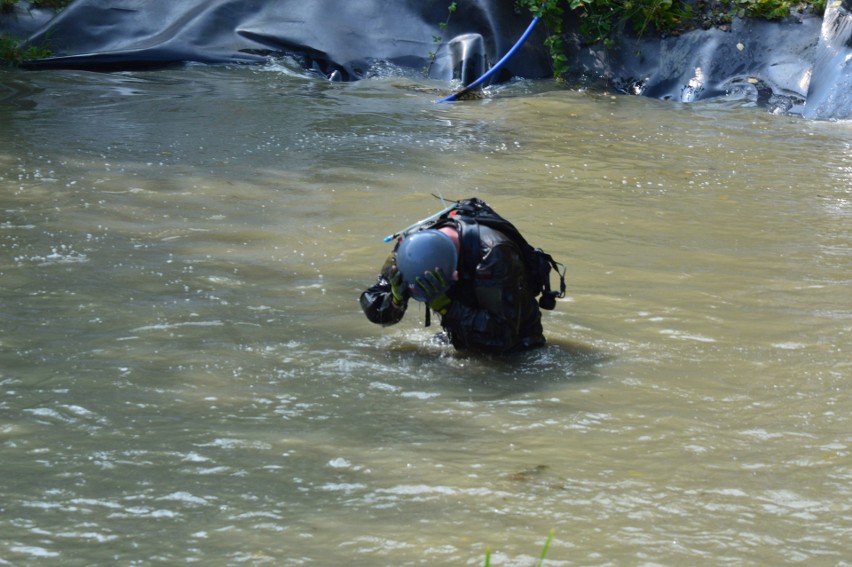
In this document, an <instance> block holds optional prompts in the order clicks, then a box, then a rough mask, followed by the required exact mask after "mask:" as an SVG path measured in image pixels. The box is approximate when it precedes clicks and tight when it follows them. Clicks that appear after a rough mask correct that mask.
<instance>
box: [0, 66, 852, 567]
mask: <svg viewBox="0 0 852 567" xmlns="http://www.w3.org/2000/svg"><path fill="white" fill-rule="evenodd" d="M444 87H446V85H444V84H433V83H427V82H423V81H420V80H418V78H417V77H405V76H403V75H400V74H398V73H380V74H378V75H377V77H375V78H373V79H368V80H364V81H361V82H358V83H350V84H331V83H327V82H324V81H322V80H319V79H316V78H313V77H307V76H304V75H303V74H301V73H298V72H295V71H294V70H293V69H292V68H290V67H289V66H288V65H286V64H285V63H282V64H275V65H269V66H265V67H202V66H190V67H187V68H182V69H172V70H160V71H148V72H142V71H140V72H132V73H131V72H128V73H115V74H95V73H86V72H74V71H56V72H20V71H13V70H0V317H2V319H0V471H1V472H2V474H0V533H2V534H3V536H2V538H0V565H63V566H68V565H71V566H74V565H79V566H83V565H96V564H99V565H161V564H163V565H164V564H188V563H199V564H205V565H242V564H247V565H261V564H269V565H343V564H345V565H483V564H484V563H485V560H486V548H487V549H490V561H491V564H492V565H532V564H534V563H535V562H536V561H537V559H538V557H539V554H540V552H541V551H542V548H543V545H544V542H545V540H546V538H547V536H548V534H549V533H550V531H551V530H553V541H552V543H551V545H550V547H549V549H548V550H547V555H546V562H545V564H546V565H782V564H806V565H850V564H852V559H850V558H852V555H850V549H852V420H850V412H852V402H850V396H849V391H848V386H849V380H850V377H852V347H850V343H852V247H850V245H852V126H850V124H849V123H848V122H847V123H844V122H819V121H807V120H803V119H801V118H799V117H791V116H783V115H773V114H770V113H768V112H766V111H765V110H763V109H761V108H757V107H755V106H753V105H751V104H750V103H748V102H747V101H742V100H723V101H718V100H717V101H704V102H700V103H694V104H687V105H681V104H673V103H668V102H660V101H655V100H650V99H643V98H637V97H626V96H612V95H611V94H610V93H605V92H592V91H576V90H570V89H565V88H559V87H558V86H556V85H554V84H552V83H550V82H547V81H545V82H542V83H534V82H519V83H515V84H511V85H508V86H505V87H502V88H499V89H495V90H494V91H492V92H490V93H489V96H488V97H487V98H485V99H483V100H477V101H469V102H463V103H452V104H436V103H435V101H436V100H437V99H438V98H439V97H440V95H442V94H446V92H438V91H436V90H435V89H441V88H444ZM432 193H435V194H440V195H443V196H445V197H449V198H461V197H466V196H474V195H476V196H479V197H481V198H483V199H485V200H486V201H487V202H489V203H490V204H491V205H492V206H493V207H494V208H495V209H497V211H498V212H500V213H501V214H503V215H504V216H506V217H508V218H510V219H511V220H512V221H513V222H515V223H516V224H517V225H518V226H519V228H520V229H521V230H522V232H523V233H524V234H525V236H526V237H527V238H528V240H530V241H531V242H532V243H533V244H535V245H537V246H541V247H543V248H544V249H545V250H547V251H548V252H550V253H552V254H553V255H554V256H555V257H556V258H557V259H559V260H561V261H563V262H564V263H565V264H567V266H568V294H567V296H566V297H565V299H563V300H560V301H559V303H558V306H557V308H556V310H555V311H553V312H547V313H545V315H544V327H545V333H546V335H547V338H548V341H549V344H548V346H547V347H546V348H544V349H541V350H538V351H535V352H531V353H528V354H524V355H520V356H516V357H511V358H488V357H481V356H473V355H469V354H462V353H456V352H453V351H452V350H451V349H449V348H447V347H445V346H440V345H437V344H435V343H434V341H432V340H431V338H432V336H433V334H434V333H435V332H436V327H435V326H434V325H433V326H432V327H430V328H426V327H424V325H423V322H424V321H423V319H424V317H423V315H424V314H423V311H422V310H419V309H418V308H417V307H416V306H415V307H413V308H412V309H410V310H409V313H408V315H407V317H406V319H405V320H404V321H403V322H402V323H400V324H399V325H397V326H395V327H388V328H384V329H383V328H381V327H377V326H374V325H372V324H370V323H369V322H368V321H367V320H366V318H364V316H363V314H362V313H361V311H360V308H359V306H358V303H357V297H358V294H359V293H360V291H361V290H363V289H364V288H365V287H366V286H368V285H370V284H371V283H372V282H373V281H374V280H375V277H376V273H377V271H378V269H379V267H380V266H381V263H382V261H383V260H384V257H385V256H386V255H387V253H388V251H389V245H387V244H384V243H383V242H382V239H383V237H384V236H385V235H387V234H389V233H391V232H394V231H395V230H397V229H400V228H403V227H404V226H407V225H408V224H410V223H411V222H413V221H415V220H417V219H419V218H422V217H425V216H427V215H429V214H431V213H433V212H435V211H437V210H439V209H440V208H441V203H440V202H439V201H437V200H436V199H434V198H433V197H432V196H430V195H431V194H432Z"/></svg>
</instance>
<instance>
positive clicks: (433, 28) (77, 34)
mask: <svg viewBox="0 0 852 567" xmlns="http://www.w3.org/2000/svg"><path fill="white" fill-rule="evenodd" d="M850 2H852V0H842V2H841V1H836V0H835V1H834V2H830V4H829V9H828V11H827V13H826V17H825V20H824V21H823V20H821V19H820V18H818V17H815V16H801V17H799V18H798V19H796V18H792V17H791V18H788V19H786V20H784V21H782V22H766V21H758V20H735V21H734V23H733V25H732V26H730V28H729V29H726V30H721V29H716V28H714V29H709V30H695V31H692V32H689V33H685V34H683V35H681V36H679V37H671V38H666V39H662V40H658V39H645V40H642V41H638V40H636V39H635V38H623V39H622V41H621V44H620V46H618V47H617V48H615V49H609V50H604V49H601V48H600V47H588V46H583V45H581V44H580V42H579V41H578V40H577V34H576V33H569V34H567V39H568V40H569V42H568V44H569V46H570V47H569V54H568V55H569V61H568V64H569V66H570V68H571V70H572V71H573V72H574V73H575V74H576V76H582V77H584V78H585V79H591V80H600V81H603V82H605V83H606V84H607V85H609V86H610V87H615V88H618V89H621V90H623V91H624V92H628V93H630V94H638V95H643V96H648V97H654V98H659V99H663V100H673V101H679V102H692V101H696V100H701V99H707V98H714V97H720V96H737V97H745V98H748V99H751V100H754V101H755V102H757V103H758V104H761V105H764V106H768V107H770V108H771V110H773V111H780V112H792V113H797V114H802V115H804V116H805V117H808V118H819V119H831V118H852V65H850V62H852V39H850V37H849V36H850V34H852V15H850V13H849V4H850ZM449 5H450V1H449V0H440V1H433V0H345V1H344V0H181V1H177V0H77V1H76V2H74V3H73V4H71V5H70V6H69V7H67V8H66V9H65V10H63V11H62V12H61V13H60V14H59V15H58V16H56V17H55V18H54V19H53V20H51V21H49V22H47V23H46V24H44V25H43V26H42V27H41V28H40V29H39V30H38V31H36V32H35V33H34V34H33V35H32V36H31V37H30V40H29V41H30V42H31V43H33V44H45V45H48V46H49V47H50V49H52V50H53V52H54V53H55V55H54V56H53V57H51V58H48V59H44V60H39V61H31V62H28V66H30V67H32V68H83V69H94V70H117V69H129V68H139V67H157V66H167V65H174V64H180V63H185V62H202V63H260V62H264V61H267V60H268V59H269V58H270V57H277V56H282V55H289V56H292V57H294V58H296V60H297V61H299V62H300V63H301V64H302V65H303V66H304V68H305V69H308V70H311V71H313V72H316V73H317V74H320V75H322V76H325V77H327V78H329V79H332V80H357V79H362V78H366V77H370V76H372V75H373V74H374V72H375V69H381V68H382V66H383V65H385V66H386V65H387V64H391V65H396V66H397V67H398V68H401V69H408V70H412V71H413V72H416V73H422V72H423V71H424V70H426V71H427V74H428V76H429V77H431V78H433V79H439V80H449V79H453V78H455V79H461V80H462V81H463V82H464V83H469V82H471V81H472V80H474V79H475V78H476V77H478V76H479V75H481V74H482V73H483V72H484V71H486V70H487V69H488V68H489V67H490V66H491V65H493V64H494V63H495V62H496V61H497V60H499V59H500V57H502V56H503V55H504V54H505V53H506V52H507V51H509V49H510V48H511V47H512V45H513V44H514V42H515V41H516V40H517V38H518V37H520V36H521V34H522V33H523V32H524V29H525V28H526V26H527V25H528V24H529V21H530V18H531V16H530V14H528V13H527V12H526V11H516V8H515V3H514V2H513V1H510V0H458V1H457V6H458V9H457V11H455V12H454V13H452V14H451V13H450V12H449V10H448V6H449ZM19 11H20V10H19ZM444 22H446V23H447V25H446V29H441V28H442V23H444ZM575 24H576V22H575V21H573V20H572V16H571V15H570V14H569V15H568V18H567V19H566V22H565V27H566V29H569V30H571V29H574V28H575V27H576V25H575ZM0 25H2V22H0ZM546 33H547V31H546V28H545V27H544V26H540V27H539V28H538V29H537V30H536V32H535V33H534V34H533V36H532V37H531V38H530V39H529V41H527V42H526V43H525V44H524V45H523V47H522V48H521V50H520V51H519V52H518V54H517V55H516V56H515V57H514V58H512V59H511V60H510V61H509V62H508V64H507V65H506V66H505V68H504V69H503V71H502V73H499V74H497V76H495V77H494V81H495V82H499V81H505V80H507V79H509V78H511V77H523V78H545V77H549V76H551V75H552V69H551V67H550V58H549V55H548V53H547V50H546V49H545V48H544V45H543V41H544V39H545V37H546ZM436 36H437V39H436Z"/></svg>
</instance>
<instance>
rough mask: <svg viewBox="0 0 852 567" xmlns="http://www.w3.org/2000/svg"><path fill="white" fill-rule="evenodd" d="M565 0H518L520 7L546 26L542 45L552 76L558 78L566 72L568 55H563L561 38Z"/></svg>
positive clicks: (563, 43) (563, 46)
mask: <svg viewBox="0 0 852 567" xmlns="http://www.w3.org/2000/svg"><path fill="white" fill-rule="evenodd" d="M565 3H566V0H544V1H541V0H518V5H519V6H520V7H521V8H526V9H527V10H529V12H530V13H531V14H532V15H533V16H537V17H540V18H541V21H542V22H543V23H544V25H545V26H547V29H548V35H547V39H545V40H544V45H545V47H547V50H548V52H549V53H550V61H551V64H552V65H553V76H554V77H556V78H560V77H562V76H564V75H565V74H566V73H567V72H568V57H567V56H566V55H565V42H564V41H563V39H562V31H563V30H562V20H563V15H564V13H565V6H564V5H565Z"/></svg>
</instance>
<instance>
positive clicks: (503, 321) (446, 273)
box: [361, 217, 545, 354]
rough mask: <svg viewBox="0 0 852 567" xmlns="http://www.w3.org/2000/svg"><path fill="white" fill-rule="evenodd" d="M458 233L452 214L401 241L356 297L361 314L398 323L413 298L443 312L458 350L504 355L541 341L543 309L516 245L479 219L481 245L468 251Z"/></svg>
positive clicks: (376, 320)
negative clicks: (359, 297) (371, 284)
mask: <svg viewBox="0 0 852 567" xmlns="http://www.w3.org/2000/svg"><path fill="white" fill-rule="evenodd" d="M464 230H468V228H467V227H466V225H464V224H461V223H458V222H455V221H453V220H452V217H450V218H449V219H447V220H446V221H444V222H442V223H439V224H438V225H435V226H434V227H430V228H428V229H425V230H419V231H417V232H414V233H411V234H409V235H407V236H405V237H403V238H402V239H400V240H399V241H398V242H397V246H396V248H395V250H394V252H393V253H392V254H391V255H390V257H388V259H387V261H386V262H385V264H384V266H383V267H382V270H381V273H380V274H379V277H378V280H377V282H376V283H375V284H374V285H373V286H372V287H370V288H368V289H367V290H366V291H364V292H363V293H362V294H361V308H362V309H363V310H364V313H365V314H366V315H367V318H368V319H369V320H370V321H372V322H373V323H377V324H380V325H385V326H387V325H393V324H395V323H398V322H399V321H400V320H401V319H402V317H403V315H404V314H405V310H406V308H407V307H408V301H409V299H410V298H414V299H415V300H416V301H420V302H423V303H426V304H427V305H428V307H429V309H431V310H432V311H434V312H436V313H438V314H439V315H440V316H441V326H442V327H443V328H444V331H446V333H447V335H448V337H449V339H450V341H451V342H452V344H453V346H454V347H455V348H456V349H459V350H470V351H477V352H484V353H491V354H503V353H510V352H517V351H521V350H526V349H530V348H535V347H540V346H543V345H544V344H545V339H544V335H543V334H542V328H541V311H540V310H539V305H538V303H537V302H536V299H535V292H534V291H533V290H532V289H531V287H530V285H529V281H528V278H527V275H526V270H525V268H524V262H523V260H522V258H521V252H520V250H519V248H518V246H517V244H515V242H513V241H512V240H511V239H510V238H509V237H507V236H506V235H505V234H503V233H501V232H499V231H497V230H495V229H492V228H490V227H487V226H485V225H482V224H480V225H479V226H478V230H479V242H480V245H479V247H478V249H477V250H475V251H471V252H467V253H466V252H464V251H463V250H462V246H461V242H462V238H463V236H462V231H464ZM465 270H467V272H465ZM465 273H467V274H470V276H469V277H461V276H460V274H465Z"/></svg>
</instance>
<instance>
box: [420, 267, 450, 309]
mask: <svg viewBox="0 0 852 567" xmlns="http://www.w3.org/2000/svg"><path fill="white" fill-rule="evenodd" d="M415 281H416V282H417V286H418V287H419V288H420V289H421V290H422V291H423V297H424V298H425V299H426V303H427V304H428V305H429V307H430V308H432V310H433V311H437V312H438V313H440V314H441V315H446V314H447V311H449V309H450V303H452V301H451V300H450V298H449V297H447V289H449V287H450V286H449V285H448V284H447V280H446V277H445V276H444V272H443V271H441V268H438V269H436V270H435V271H434V272H426V273H425V274H423V277H422V278H417V279H416V280H415Z"/></svg>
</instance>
